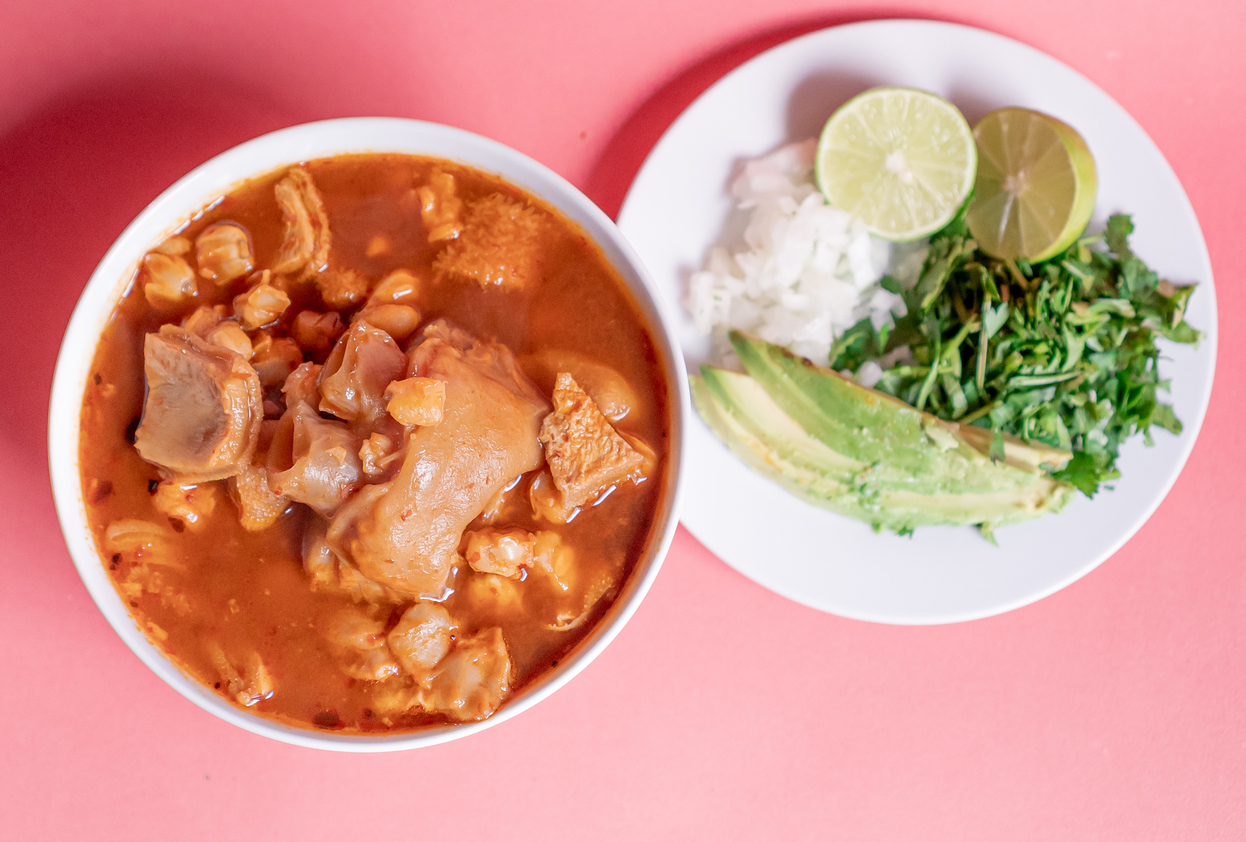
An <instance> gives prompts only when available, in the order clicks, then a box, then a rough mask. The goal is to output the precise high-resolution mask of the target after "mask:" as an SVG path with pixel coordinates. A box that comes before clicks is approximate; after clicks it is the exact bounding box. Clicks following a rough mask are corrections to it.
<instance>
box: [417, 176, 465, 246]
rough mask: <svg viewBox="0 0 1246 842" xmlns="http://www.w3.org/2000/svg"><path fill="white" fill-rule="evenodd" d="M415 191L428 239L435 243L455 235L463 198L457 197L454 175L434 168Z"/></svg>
mask: <svg viewBox="0 0 1246 842" xmlns="http://www.w3.org/2000/svg"><path fill="white" fill-rule="evenodd" d="M416 192H417V194H418V195H419V197H420V216H421V218H422V219H423V222H424V227H425V228H426V229H427V230H428V241H429V242H430V243H436V242H440V241H441V240H452V239H454V238H455V237H457V236H458V235H459V224H460V223H459V212H460V211H461V210H462V209H463V200H462V199H460V198H459V197H458V192H457V190H456V188H455V184H454V176H452V175H450V174H449V173H445V172H442V171H441V170H436V169H435V170H433V171H432V172H431V173H429V174H428V183H427V184H423V185H420V187H419V189H418V190H417V191H416Z"/></svg>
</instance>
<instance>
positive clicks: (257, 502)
mask: <svg viewBox="0 0 1246 842" xmlns="http://www.w3.org/2000/svg"><path fill="white" fill-rule="evenodd" d="M268 423H273V422H271V421H270V422H268ZM229 495H230V497H231V498H233V501H234V504H235V505H236V506H237V507H238V521H239V522H240V523H241V524H242V528H243V529H245V530H247V531H248V532H260V531H262V530H265V529H267V528H268V527H270V526H272V525H273V524H274V523H276V522H277V520H278V519H279V518H280V517H281V516H282V515H283V514H285V513H286V509H288V508H290V498H289V497H283V496H282V495H280V494H278V493H277V492H275V491H273V489H272V487H271V486H270V485H269V484H268V471H267V470H266V469H265V468H263V467H261V466H258V465H247V466H246V467H245V468H243V469H242V470H241V471H239V472H238V473H237V474H236V475H235V476H232V477H230V478H229Z"/></svg>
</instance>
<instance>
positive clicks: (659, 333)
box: [48, 118, 689, 751]
mask: <svg viewBox="0 0 1246 842" xmlns="http://www.w3.org/2000/svg"><path fill="white" fill-rule="evenodd" d="M365 152H378V153H383V152H389V153H402V154H410V155H420V156H427V157H432V158H442V159H448V160H451V161H454V162H456V163H460V164H463V165H466V166H469V167H473V168H476V169H478V170H482V171H485V172H488V173H493V174H496V175H498V176H500V177H501V178H503V179H505V180H506V181H508V182H510V183H511V184H514V185H516V186H518V187H520V188H522V189H524V190H525V191H527V192H529V193H531V194H533V195H535V196H537V197H538V198H540V199H542V200H544V201H545V202H547V203H548V204H549V205H551V206H552V207H554V208H556V209H557V210H558V211H560V212H561V213H562V214H563V215H564V216H566V217H567V218H568V219H570V220H571V221H572V222H574V223H576V224H577V225H579V226H580V227H581V228H582V229H583V231H584V232H585V233H586V234H587V235H588V236H589V237H590V238H591V239H593V240H594V241H595V242H596V243H597V245H598V246H599V247H600V248H601V249H602V251H603V252H604V254H605V256H606V258H607V260H609V262H610V263H611V264H612V265H613V266H614V268H615V269H616V270H617V271H618V272H619V274H620V276H621V277H622V279H623V281H624V283H625V284H626V285H627V287H628V289H629V291H630V292H631V294H632V296H633V297H634V299H635V301H636V304H637V306H638V308H639V310H640V312H641V315H642V318H643V319H644V321H645V323H646V326H647V327H648V329H649V333H650V336H651V337H652V340H653V343H654V347H655V349H656V351H657V353H658V356H659V358H660V360H659V365H660V366H661V369H662V371H663V373H664V379H665V383H666V389H667V407H668V416H669V431H670V437H669V440H668V442H669V445H668V464H667V469H666V472H665V480H664V482H665V484H666V487H665V488H664V489H663V493H662V495H661V503H660V507H659V510H658V512H657V513H656V515H655V518H654V521H653V524H652V526H651V528H650V531H649V535H648V539H647V542H646V544H645V546H644V550H643V552H642V554H641V556H640V558H639V559H638V560H637V563H636V565H635V567H634V568H633V570H632V572H631V574H630V576H629V577H628V579H627V581H626V582H625V583H624V585H623V587H622V589H621V590H620V593H619V595H618V596H617V598H616V599H615V601H614V603H613V605H612V606H611V607H610V609H609V610H608V611H607V612H606V613H605V615H604V616H603V617H602V618H601V619H600V620H599V621H598V623H597V624H596V626H595V627H594V628H593V630H592V631H591V632H589V634H588V635H587V636H586V637H585V638H584V639H583V640H582V641H581V642H580V643H579V644H578V645H577V646H576V648H575V649H574V650H573V651H572V652H571V654H570V655H568V656H567V657H565V658H564V659H562V660H561V662H560V663H559V664H558V666H557V667H554V668H553V669H551V670H548V671H547V672H545V673H544V674H542V675H541V676H539V677H537V678H536V679H535V680H533V681H532V682H530V683H528V684H527V685H525V686H524V687H523V688H522V689H521V690H520V691H518V692H517V693H515V694H514V695H513V696H512V697H511V698H510V699H509V700H508V701H507V703H506V704H505V705H503V706H502V708H501V709H500V710H498V711H497V712H496V713H495V714H493V716H491V717H490V718H488V719H486V720H484V721H481V722H473V723H465V724H455V725H445V726H440V727H431V728H426V729H423V730H419V731H415V732H403V733H394V734H379V735H375V736H372V735H349V734H337V733H333V732H328V731H313V730H309V729H304V728H299V727H294V726H289V725H285V724H282V723H280V722H277V721H274V720H270V719H265V718H263V717H261V716H258V715H252V714H250V713H247V712H246V711H243V710H241V709H239V708H237V707H234V706H233V705H231V704H230V703H229V702H227V701H225V700H224V699H223V698H221V697H220V696H219V695H217V694H216V693H213V692H212V691H211V690H209V689H208V688H206V687H204V686H203V685H201V684H200V683H199V682H198V681H196V680H195V679H193V678H190V677H188V676H187V675H185V674H183V672H182V671H181V670H180V669H179V668H178V667H177V666H176V665H175V664H174V663H173V662H172V661H170V660H169V659H168V658H167V657H166V656H165V655H164V653H163V652H162V651H161V650H160V649H159V648H157V647H156V646H155V645H153V644H152V643H151V642H150V641H149V640H148V639H147V637H146V636H145V635H144V634H143V632H142V631H141V630H140V629H139V627H138V625H137V624H136V623H135V620H134V618H133V617H132V616H131V614H130V611H129V609H128V608H127V606H126V605H125V603H124V602H123V601H122V599H121V597H120V595H119V594H118V592H117V590H116V588H115V587H114V585H113V582H112V580H111V578H110V576H109V575H108V572H107V571H106V570H105V566H104V564H103V562H102V559H101V557H100V553H99V550H98V548H97V545H96V542H95V538H94V536H93V535H92V532H91V528H90V526H89V524H88V520H87V511H86V503H85V501H84V499H83V485H82V480H81V476H80V466H79V461H78V450H79V436H80V418H81V411H82V401H83V396H84V392H85V389H86V384H87V378H88V376H89V374H90V370H91V366H92V362H93V359H94V354H95V349H96V346H97V345H98V343H99V340H100V337H101V335H102V334H103V332H104V329H105V328H106V326H107V325H108V322H109V320H110V318H111V316H112V313H113V310H114V308H115V307H116V305H117V303H118V301H119V300H120V299H121V297H122V296H123V295H124V294H125V293H126V292H127V290H128V289H129V287H130V285H131V283H132V279H133V278H134V276H135V271H136V269H137V267H138V264H139V261H140V260H141V259H142V257H143V255H144V254H145V253H146V252H147V251H148V250H150V249H151V248H153V247H154V246H155V245H156V244H158V243H159V242H161V241H162V240H164V239H165V238H166V237H168V236H170V235H171V234H173V233H174V232H176V231H177V230H178V229H179V228H180V227H181V226H182V225H183V224H184V223H185V222H186V220H187V219H189V218H190V217H191V216H192V215H193V214H194V213H196V212H197V211H198V210H200V209H201V208H203V207H205V206H206V205H208V204H209V203H210V202H212V201H213V200H215V199H216V198H217V197H219V196H221V195H224V194H226V193H229V192H230V191H231V190H232V189H234V188H235V187H237V186H239V185H240V184H242V183H244V182H246V181H248V180H250V179H251V178H253V177H255V176H259V175H262V174H264V173H268V172H271V171H273V170H276V169H278V168H280V167H283V166H288V165H291V164H295V163H297V162H300V161H306V160H312V159H317V158H326V157H332V156H334V155H340V154H348V153H365ZM663 306H664V305H663V304H662V303H661V298H660V297H659V296H658V294H657V293H656V291H655V288H654V285H653V282H652V280H651V279H650V278H649V276H648V274H647V272H646V271H645V269H644V267H643V265H642V264H641V262H640V260H639V258H638V257H637V256H636V254H635V253H634V252H633V251H632V249H631V247H630V246H629V245H628V243H627V242H626V240H624V239H623V238H622V236H621V235H620V234H619V232H618V230H617V229H616V228H615V226H614V223H613V222H612V221H611V220H610V219H609V218H608V217H607V216H606V215H605V214H604V213H602V211H601V210H600V209H599V208H597V206H596V205H594V204H593V203H592V202H591V201H590V200H589V199H588V198H587V197H585V196H584V195H583V194H582V193H580V192H579V191H578V190H577V189H576V188H575V187H573V186H572V185H571V184H569V183H568V182H567V181H565V180H564V179H562V178H561V177H560V176H558V175H557V174H555V173H554V172H552V171H551V170H549V169H548V168H546V167H544V166H543V165H541V164H539V163H537V162H536V161H533V160H532V159H530V158H528V157H526V156H524V155H522V154H520V153H518V152H516V151H514V150H513V149H510V148H509V147H506V146H504V145H502V144H499V143H497V142H495V141H491V140H488V139H487V138H483V137H480V136H478V135H474V134H471V133H469V132H465V131H462V130H459V129H454V128H450V127H447V126H441V125H437V124H433V123H424V122H419V121H414V120H399V119H387V118H354V119H344V120H329V121H324V122H320V123H310V124H306V125H301V126H295V127H293V128H289V129H284V130H281V131H278V132H274V133H272V134H269V135H264V136H263V137H260V138H257V139H255V140H252V141H249V142H247V143H244V144H242V145H241V146H238V147H235V148H234V149H231V150H229V151H228V152H225V153H223V154H221V155H219V156H217V157H216V158H213V159H212V160H210V161H208V162H207V163H205V164H203V165H202V166H200V167H198V168H197V169H195V170H194V171H192V172H191V173H189V174H188V175H186V176H185V177H184V178H182V179H181V180H180V181H178V182H177V183H176V184H174V185H173V186H172V187H170V188H169V189H168V190H166V191H165V192H164V193H163V194H161V195H160V196H159V197H158V198H157V199H156V200H155V201H154V202H152V203H151V204H150V205H149V206H148V207H147V208H146V210H144V211H143V212H142V213H141V214H140V215H139V216H138V217H137V218H136V219H135V220H134V222H132V223H131V224H130V225H129V227H128V228H126V230H125V231H124V232H123V233H122V235H121V236H120V237H119V238H118V239H117V241H116V242H115V243H114V244H113V246H112V248H110V249H109V251H108V252H107V254H106V255H105V256H104V258H103V260H102V261H101V262H100V264H99V266H98V267H97V268H96V270H95V272H94V273H93V274H92V276H91V279H90V281H89V282H88V283H87V286H86V288H85V289H84V291H83V293H82V296H81V298H80V299H79V302H78V305H77V307H76V308H75V310H74V313H73V316H72V318H71V320H70V323H69V327H68V329H67V331H66V333H65V338H64V341H63V343H62V346H61V351H60V356H59V357H58V359H57V365H56V372H55V377H54V380H53V386H52V400H51V407H50V412H49V424H48V449H49V463H50V469H51V477H52V490H53V495H54V498H55V502H56V508H57V514H58V516H59V518H60V523H61V528H62V530H63V532H64V535H65V540H66V543H67V545H68V547H69V551H70V555H71V556H72V558H73V561H74V564H75V566H76V567H77V569H78V572H79V574H80V575H81V577H82V580H83V582H84V584H85V585H86V587H87V590H88V591H89V592H90V594H91V596H92V598H93V599H94V600H95V602H96V604H97V605H98V606H99V608H100V610H101V611H102V612H103V614H104V616H105V618H106V619H107V620H108V622H109V623H110V624H111V625H112V627H113V629H114V630H116V632H117V634H118V635H120V637H121V639H122V640H124V641H125V643H126V644H127V645H128V646H129V647H130V649H132V650H133V651H134V653H135V654H136V655H138V657H139V658H140V659H141V660H142V661H143V662H144V663H145V664H146V665H147V666H148V667H150V668H151V670H152V671H153V672H155V673H156V674H157V675H158V676H160V678H162V679H163V680H164V681H165V682H166V683H168V684H169V685H170V686H171V687H172V688H173V689H175V690H176V691H177V692H179V693H181V694H182V695H183V696H185V697H186V698H187V699H189V700H190V701H192V702H194V703H195V704H196V705H198V706H199V707H201V708H203V709H204V710H206V711H208V712H209V713H212V714H214V715H216V716H218V717H220V718H222V719H224V720H226V721H228V722H231V723H233V724H235V725H237V726H239V727H241V728H244V729H246V730H248V731H251V732H253V733H255V734H259V735H262V736H265V737H270V738H273V739H277V740H281V741H283V742H287V743H292V744H296V745H302V746H308V747H314V748H323V749H334V750H340V751H391V750H398V749H407V748H415V747H418V746H424V745H432V744H436V743H441V742H445V741H448V740H452V739H456V738H459V737H462V736H466V735H468V734H471V733H475V732H476V731H479V730H482V729H484V728H487V727H490V726H492V725H495V724H497V723H499V722H502V721H504V720H506V719H509V718H510V717H512V716H515V715H517V714H519V713H521V712H522V711H524V710H526V709H527V708H529V707H531V706H532V705H534V704H536V703H537V702H538V701H540V700H541V699H543V698H545V697H546V696H548V695H550V694H551V693H552V692H554V691H555V690H556V689H558V688H559V687H561V686H562V685H563V684H565V683H566V682H567V681H569V680H570V679H571V678H572V677H573V676H575V675H576V674H577V673H578V672H579V671H580V670H582V669H583V668H584V667H585V666H587V665H588V663H589V662H591V661H592V660H593V658H595V657H596V656H597V655H598V654H599V653H600V652H601V651H602V649H604V648H605V646H606V645H607V644H609V642H610V641H611V640H612V639H613V638H614V636H615V635H616V634H618V632H619V630H620V629H621V628H622V627H623V625H624V624H625V623H626V622H627V620H628V618H630V617H631V615H632V614H633V613H634V612H635V610H636V607H637V606H638V605H639V603H640V601H641V599H643V597H644V595H645V593H646V592H647V591H648V589H649V586H650V585H651V583H652V582H653V579H654V577H655V576H656V575H657V572H658V569H659V567H660V565H661V563H662V559H663V557H664V556H665V554H666V551H667V549H668V547H669V546H670V542H671V539H672V538H673V536H674V532H675V527H676V525H677V523H678V518H677V514H676V512H677V509H678V500H679V487H680V481H679V480H680V473H681V461H682V460H681V454H682V450H683V445H682V430H683V421H684V419H685V418H686V417H687V415H688V412H689V406H688V389H687V378H686V374H685V370H684V366H683V365H682V364H681V363H679V359H680V357H679V355H678V353H677V347H678V346H677V344H676V340H675V339H674V337H673V334H672V332H671V330H670V327H669V326H670V325H671V324H673V320H672V319H671V318H669V317H668V316H667V314H665V313H664V312H663Z"/></svg>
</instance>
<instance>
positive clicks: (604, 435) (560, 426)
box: [541, 371, 644, 507]
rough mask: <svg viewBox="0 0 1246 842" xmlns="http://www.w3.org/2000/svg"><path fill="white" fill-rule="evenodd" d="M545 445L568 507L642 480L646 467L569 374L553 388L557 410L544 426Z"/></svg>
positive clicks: (562, 375) (551, 473)
mask: <svg viewBox="0 0 1246 842" xmlns="http://www.w3.org/2000/svg"><path fill="white" fill-rule="evenodd" d="M541 443H542V444H543V445H545V461H546V462H548V463H549V469H550V475H551V476H552V477H553V480H554V486H555V487H556V488H557V489H558V491H559V493H560V494H561V495H562V500H563V503H564V504H565V505H566V506H567V507H576V506H583V505H584V504H585V503H590V502H592V501H593V500H596V499H597V497H598V496H600V495H601V494H602V493H603V492H605V491H606V490H607V489H608V488H610V486H612V485H614V484H616V483H618V482H621V481H623V480H624V479H627V478H628V477H634V476H638V475H639V471H640V469H641V467H642V466H643V464H644V457H643V456H641V455H640V453H638V452H637V451H636V448H634V447H632V446H631V445H630V444H628V443H627V441H625V440H624V438H623V437H622V436H620V435H619V434H618V432H616V431H615V429H614V427H612V426H610V422H609V421H608V420H607V419H606V416H604V415H602V413H601V410H600V409H598V408H597V404H596V403H594V402H593V399H592V398H590V397H589V396H588V394H587V393H585V391H584V390H583V389H581V388H580V386H579V384H577V383H576V382H575V380H574V379H573V378H572V377H571V375H570V374H568V373H567V372H565V371H564V372H561V373H559V375H558V380H557V382H556V383H555V385H554V411H553V413H551V414H550V415H549V416H548V417H546V419H545V421H544V423H543V424H542V425H541Z"/></svg>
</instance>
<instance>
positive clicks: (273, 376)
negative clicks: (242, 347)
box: [251, 332, 303, 388]
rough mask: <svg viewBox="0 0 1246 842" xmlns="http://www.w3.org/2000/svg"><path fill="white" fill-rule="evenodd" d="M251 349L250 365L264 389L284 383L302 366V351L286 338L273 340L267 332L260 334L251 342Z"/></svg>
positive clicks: (295, 343)
mask: <svg viewBox="0 0 1246 842" xmlns="http://www.w3.org/2000/svg"><path fill="white" fill-rule="evenodd" d="M252 349H253V350H252V351H251V365H252V367H253V368H254V369H255V373H256V374H257V375H258V376H259V378H260V385H262V386H264V387H265V388H268V387H270V386H276V385H277V384H278V383H285V382H286V379H287V378H289V376H290V374H291V373H293V371H294V369H296V368H298V367H299V366H300V365H302V364H303V351H302V350H301V349H300V348H299V344H298V343H297V342H295V341H294V340H293V339H291V338H290V337H288V336H279V337H276V338H274V337H273V336H272V335H271V334H269V333H268V332H263V333H260V334H259V335H258V336H256V337H255V340H254V342H252Z"/></svg>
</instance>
